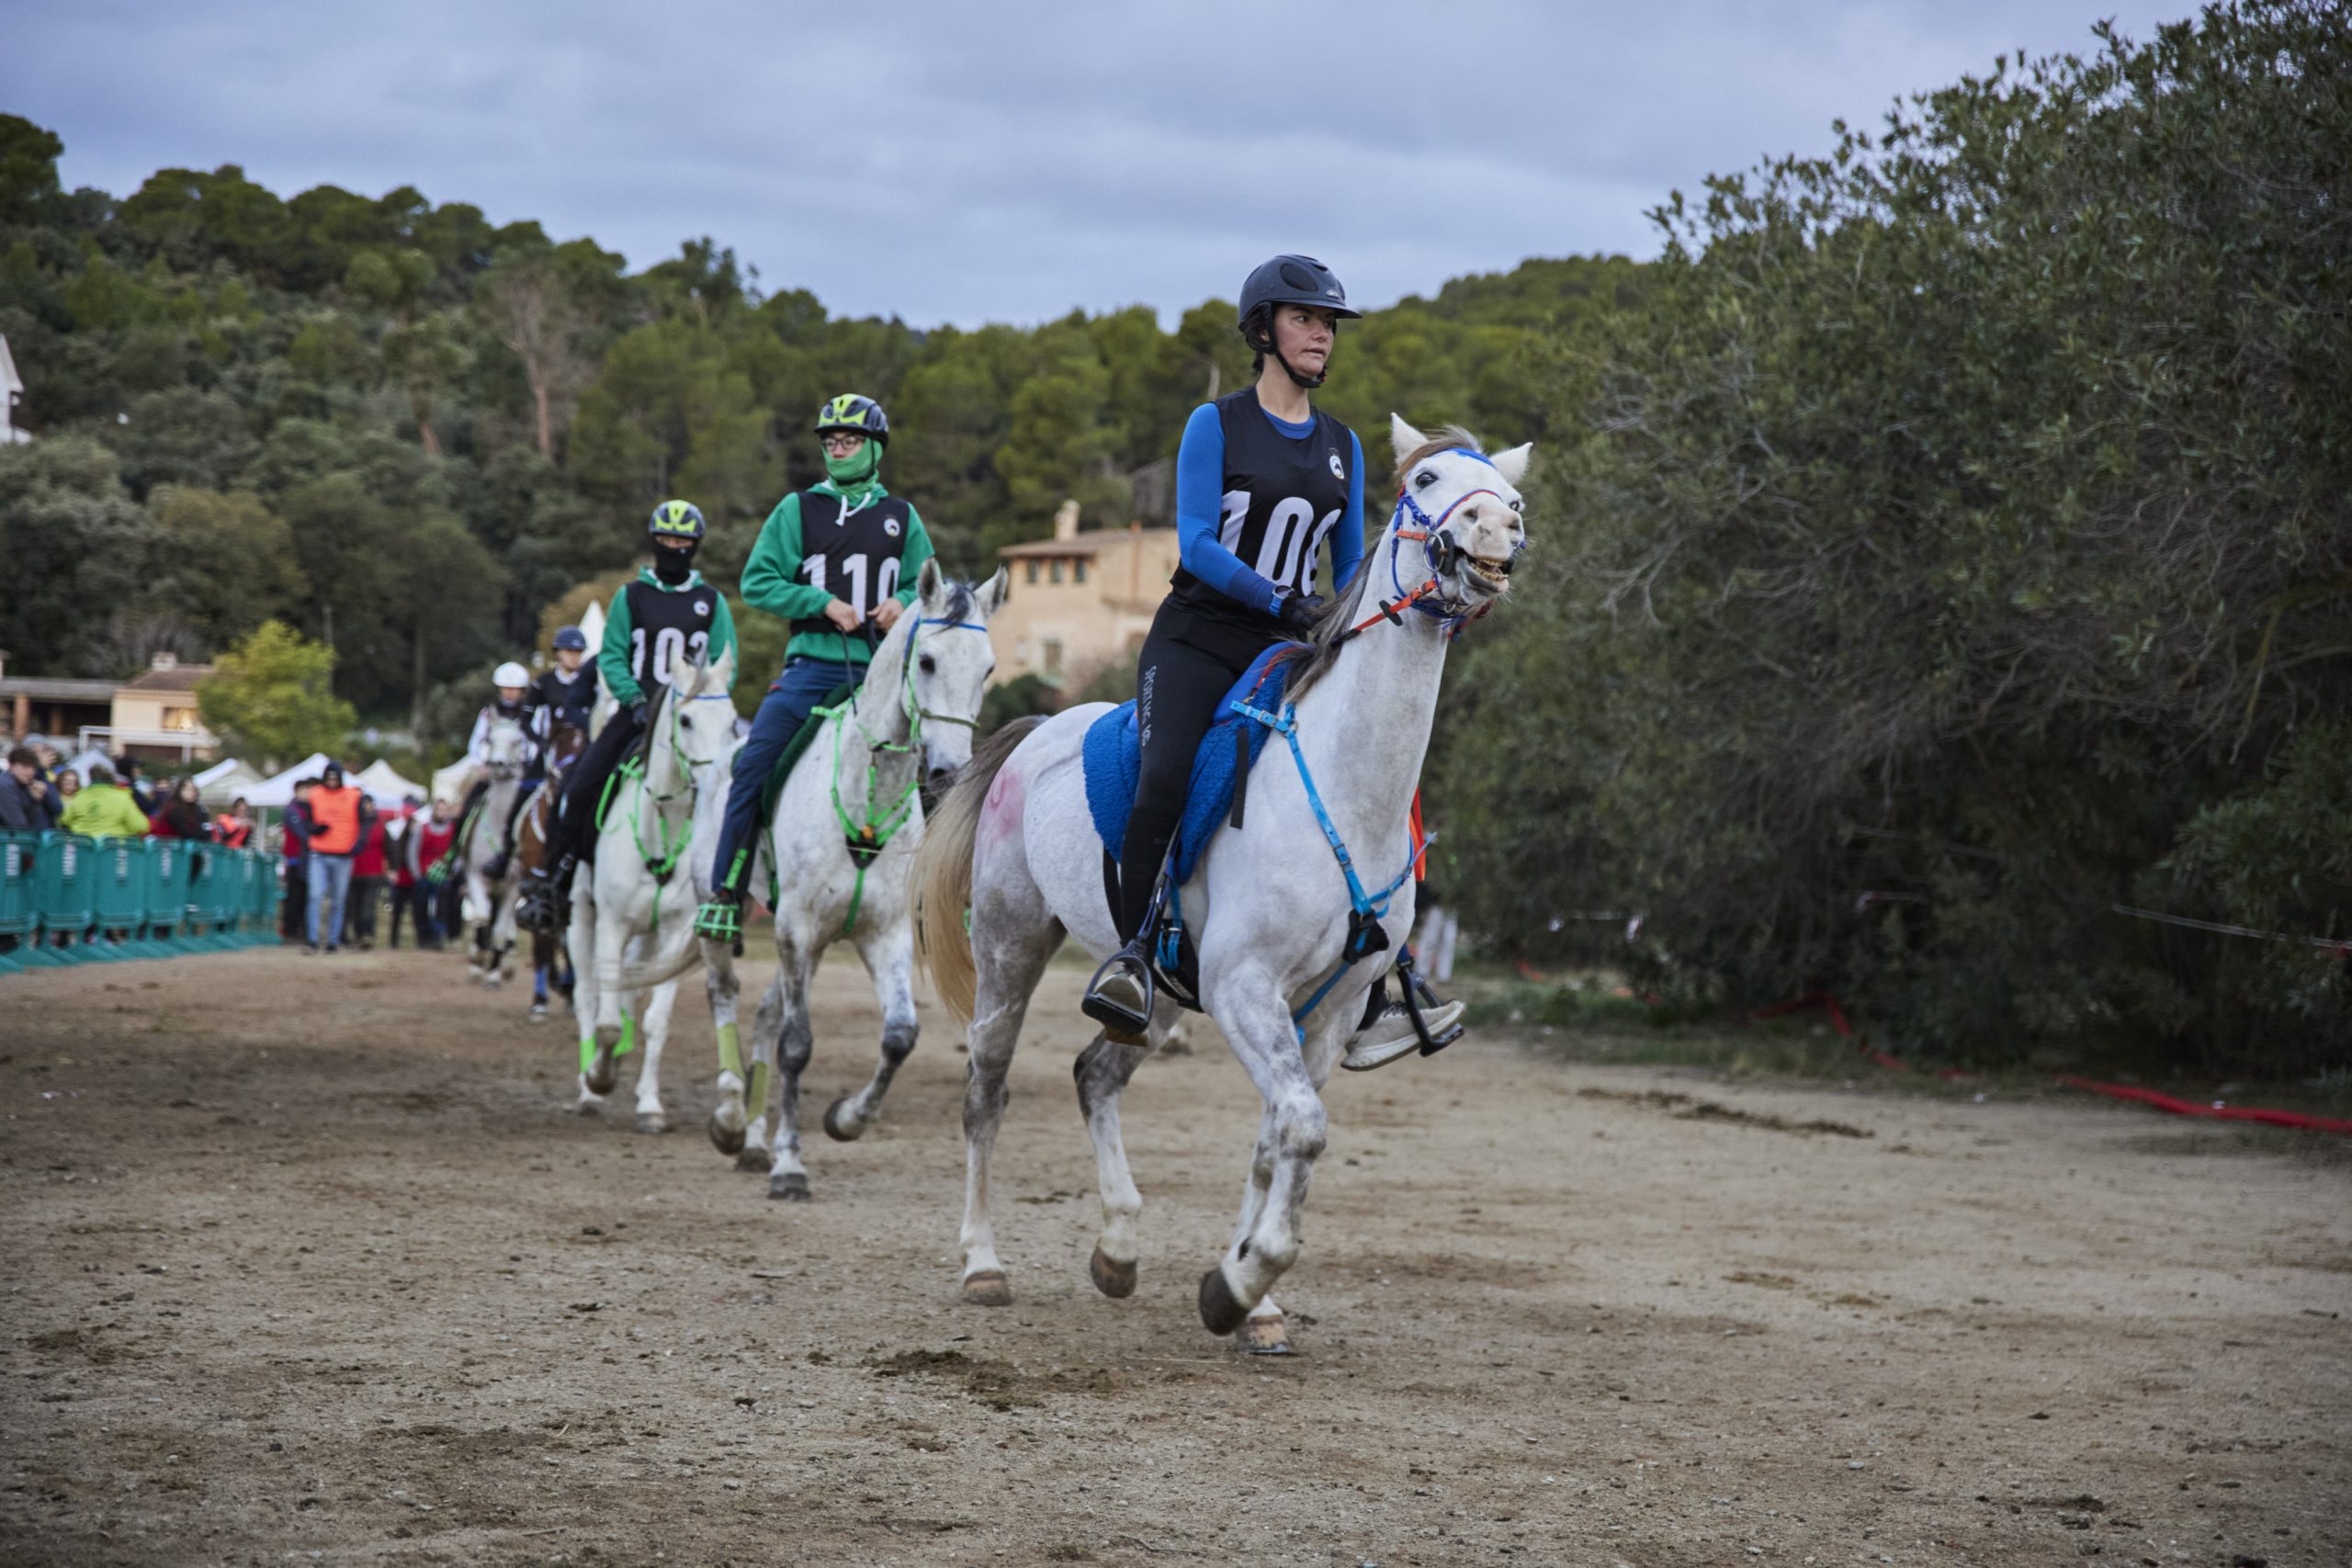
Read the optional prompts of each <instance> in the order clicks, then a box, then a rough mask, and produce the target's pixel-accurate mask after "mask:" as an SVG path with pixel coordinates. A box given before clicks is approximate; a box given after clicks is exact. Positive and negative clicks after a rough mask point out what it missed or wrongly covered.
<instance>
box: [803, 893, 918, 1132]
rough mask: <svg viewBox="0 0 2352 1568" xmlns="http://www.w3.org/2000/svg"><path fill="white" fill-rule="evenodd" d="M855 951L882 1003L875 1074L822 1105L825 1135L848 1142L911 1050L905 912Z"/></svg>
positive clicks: (873, 1112) (910, 957)
mask: <svg viewBox="0 0 2352 1568" xmlns="http://www.w3.org/2000/svg"><path fill="white" fill-rule="evenodd" d="M857 955H858V957H860V958H862V959H864V960H865V973H866V975H867V976H869V977H871V978H872V980H873V981H874V999H875V1000H876V1001H877V1002H879V1003H881V1004H882V1057H881V1060H880V1061H878V1062H876V1064H875V1066H874V1077H872V1078H871V1079H869V1080H867V1082H866V1085H865V1088H864V1089H859V1090H858V1091H857V1092H856V1093H855V1094H845V1095H843V1096H842V1098H841V1099H839V1100H834V1101H833V1102H832V1103H831V1105H828V1106H827V1107H825V1133H826V1134H827V1135H828V1136H829V1137H831V1138H833V1139H834V1140H836V1141H838V1142H840V1143H844V1144H845V1143H848V1142H849V1141H850V1140H852V1139H853V1138H855V1137H856V1136H857V1135H858V1134H861V1133H863V1132H865V1130H866V1129H867V1128H868V1127H871V1126H872V1125H874V1122H875V1121H876V1118H877V1117H879V1116H880V1115H881V1114H882V1097H883V1096H884V1095H886V1094H888V1093H889V1092H890V1080H891V1078H893V1077H896V1076H897V1075H898V1071H899V1063H901V1062H903V1061H905V1060H906V1059H907V1056H908V1055H909V1054H910V1053H911V1052H912V1051H913V1050H914V1048H915V1031H916V1028H917V1024H916V1020H915V981H914V973H915V928H914V922H913V921H912V920H910V919H907V918H906V917H905V916H903V915H902V916H900V917H899V919H895V920H892V921H890V922H889V923H888V925H887V926H885V927H884V928H883V929H882V930H880V931H869V932H868V933H867V934H866V935H865V936H864V937H862V938H860V939H858V942H857Z"/></svg>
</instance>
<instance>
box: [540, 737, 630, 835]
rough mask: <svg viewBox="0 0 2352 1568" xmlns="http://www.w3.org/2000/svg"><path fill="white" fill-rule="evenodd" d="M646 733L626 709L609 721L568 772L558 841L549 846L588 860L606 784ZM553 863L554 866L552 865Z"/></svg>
mask: <svg viewBox="0 0 2352 1568" xmlns="http://www.w3.org/2000/svg"><path fill="white" fill-rule="evenodd" d="M642 733H644V729H643V727H642V726H641V725H639V723H638V721H637V718H636V716H634V715H633V714H632V713H631V712H630V711H629V710H628V708H622V709H620V710H619V711H618V712H616V713H615V714H614V715H613V716H612V717H610V718H608V719H606V720H605V728H603V729H601V730H598V731H597V732H596V739H594V740H591V741H590V742H588V745H587V748H586V749H585V750H582V752H581V753H580V756H579V759H578V760H577V761H574V762H573V763H572V764H571V767H570V768H568V769H566V770H565V771H564V775H563V798H562V800H561V801H560V802H559V803H558V806H557V810H556V822H555V841H554V842H553V843H552V844H551V845H550V846H549V847H550V848H551V849H553V850H555V851H556V852H558V853H559V854H568V855H577V856H581V857H583V858H584V857H585V856H586V855H587V853H588V848H589V845H590V844H591V843H592V842H593V841H594V839H595V837H596V807H597V804H598V797H599V796H601V795H603V794H604V792H605V780H606V779H608V778H610V777H611V776H612V773H613V770H614V769H615V768H617V767H619V766H620V764H621V759H622V758H623V757H626V756H628V749H629V748H630V747H632V746H634V745H636V744H637V738H638V737H639V735H640V734H642ZM550 863H552V862H550Z"/></svg>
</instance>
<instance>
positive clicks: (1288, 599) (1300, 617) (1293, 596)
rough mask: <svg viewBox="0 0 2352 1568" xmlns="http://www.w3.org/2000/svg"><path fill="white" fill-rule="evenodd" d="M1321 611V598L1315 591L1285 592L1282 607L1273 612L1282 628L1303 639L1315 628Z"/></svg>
mask: <svg viewBox="0 0 2352 1568" xmlns="http://www.w3.org/2000/svg"><path fill="white" fill-rule="evenodd" d="M1322 613H1323V599H1322V596H1321V595H1320V594H1315V593H1285V594H1283V602H1282V607H1281V608H1280V609H1279V610H1278V611H1276V612H1275V615H1276V617H1277V618H1278V619H1279V620H1280V621H1281V622H1282V624H1283V630H1284V631H1286V632H1288V633H1289V634H1290V635H1291V636H1293V637H1298V638H1300V639H1301V640H1304V639H1305V638H1306V635H1307V633H1309V632H1311V631H1313V630H1314V629H1315V623H1316V620H1317V618H1318V617H1319V616H1320V615H1322Z"/></svg>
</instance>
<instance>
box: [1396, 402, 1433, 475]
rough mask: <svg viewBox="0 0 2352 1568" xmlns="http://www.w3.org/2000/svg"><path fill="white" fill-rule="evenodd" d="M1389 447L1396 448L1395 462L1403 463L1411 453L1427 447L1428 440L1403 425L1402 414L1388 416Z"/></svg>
mask: <svg viewBox="0 0 2352 1568" xmlns="http://www.w3.org/2000/svg"><path fill="white" fill-rule="evenodd" d="M1388 441H1389V445H1391V446H1394V447H1396V448H1397V461H1398V462H1400V463H1401V462H1403V461H1404V460H1405V459H1406V457H1408V456H1409V455H1411V454H1412V453H1415V452H1418V451H1419V450H1420V449H1421V448H1422V447H1424V446H1428V445H1429V441H1430V438H1429V437H1428V436H1426V435H1423V434H1421V433H1420V432H1419V431H1418V430H1415V429H1414V428H1413V427H1412V426H1411V425H1409V424H1407V423H1405V417H1404V415H1402V414H1394V413H1392V414H1390V415H1389V416H1388Z"/></svg>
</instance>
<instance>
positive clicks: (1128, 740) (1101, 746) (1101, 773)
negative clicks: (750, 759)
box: [1080, 643, 1292, 1012]
mask: <svg viewBox="0 0 2352 1568" xmlns="http://www.w3.org/2000/svg"><path fill="white" fill-rule="evenodd" d="M1291 646H1292V645H1290V644H1288V643H1276V644H1275V645H1274V646H1273V647H1272V648H1269V649H1266V650H1265V651H1264V652H1263V653H1261V654H1260V655H1259V656H1258V657H1257V658H1256V659H1254V660H1251V661H1250V668H1249V669H1247V670H1245V671H1242V674H1241V679H1239V680H1238V681H1236V682H1234V683H1233V685H1232V687H1231V688H1230V689H1229V690H1228V691H1227V693H1226V694H1225V695H1224V696H1222V697H1220V698H1218V699H1217V705H1216V717H1215V718H1213V719H1212V720H1211V721H1210V723H1209V728H1208V733H1207V734H1206V735H1204V737H1202V739H1201V747H1200V750H1199V751H1198V752H1197V753H1196V754H1195V755H1194V756H1193V781H1192V784H1191V786H1190V788H1189V789H1187V791H1186V792H1185V795H1184V814H1183V817H1182V819H1181V820H1180V821H1179V823H1178V825H1177V829H1176V839H1175V841H1174V842H1173V843H1172V844H1170V847H1169V852H1168V869H1167V872H1166V889H1167V890H1166V892H1165V893H1164V895H1163V897H1161V899H1160V901H1159V903H1158V904H1157V905H1155V906H1154V909H1153V914H1152V916H1151V918H1150V919H1149V920H1148V925H1149V926H1152V927H1156V928H1157V932H1156V938H1155V940H1153V941H1152V942H1148V944H1147V946H1148V949H1149V951H1150V953H1151V954H1152V964H1153V967H1154V968H1155V969H1157V970H1158V971H1159V977H1160V980H1161V982H1162V983H1163V984H1164V985H1166V986H1167V987H1168V990H1169V994H1170V995H1171V996H1173V997H1174V998H1176V999H1177V1000H1178V1001H1179V1002H1181V1003H1182V1004H1183V1005H1184V1006H1185V1007H1187V1008H1189V1009H1192V1010H1193V1011H1196V1012H1197V1011H1199V1010H1200V1002H1199V999H1198V998H1199V993H1200V979H1199V976H1200V955H1199V953H1198V951H1197V949H1196V948H1195V947H1194V945H1193V938H1192V933H1191V931H1189V930H1187V929H1186V928H1185V925H1184V921H1183V911H1182V903H1181V902H1180V900H1179V899H1178V898H1177V897H1176V894H1175V889H1176V888H1178V887H1180V886H1182V885H1183V884H1184V883H1185V882H1187V881H1190V880H1191V878H1192V874H1193V870H1194V869H1195V868H1196V867H1197V866H1198V865H1199V864H1200V859H1201V855H1202V853H1203V852H1204V851H1205V850H1206V849H1207V848H1208V843H1209V840H1211V839H1212V838H1215V837H1216V830H1217V829H1219V828H1220V827H1222V826H1224V825H1225V824H1226V823H1227V822H1228V821H1229V822H1231V823H1232V824H1233V825H1234V826H1236V827H1239V826H1240V825H1241V822H1242V818H1243V816H1244V814H1245V811H1246V808H1247V806H1248V801H1249V782H1250V768H1251V767H1252V766H1253V765H1254V764H1255V763H1256V761H1257V760H1258V754H1259V753H1260V752H1261V751H1262V750H1265V745H1266V738H1267V737H1268V736H1269V735H1270V734H1271V733H1272V731H1271V730H1269V729H1268V728H1266V727H1265V726H1264V725H1263V724H1261V723H1259V722H1258V721H1257V720H1255V719H1253V718H1251V717H1250V716H1247V715H1245V714H1243V713H1241V712H1239V711H1238V705H1245V704H1246V705H1249V706H1250V707H1253V708H1257V709H1259V710H1260V711H1261V712H1273V711H1276V710H1278V709H1279V708H1280V707H1281V705H1282V695H1283V685H1284V683H1285V682H1286V681H1287V679H1288V671H1289V666H1288V664H1287V663H1286V662H1283V661H1280V655H1282V654H1283V652H1284V651H1285V650H1286V649H1290V648H1291ZM1080 757H1081V760H1082V763H1083V766H1084V769H1085V774H1086V807H1087V812H1088V815H1090V816H1091V817H1092V818H1093V819H1094V831H1095V834H1096V836H1097V837H1099V838H1100V839H1101V840H1103V897H1105V898H1106V899H1108V900H1109V902H1110V906H1111V908H1112V910H1113V911H1114V913H1115V912H1116V911H1117V909H1118V908H1119V905H1120V899H1119V852H1120V851H1121V849H1122V848H1124V847H1125V843H1126V838H1127V820H1128V818H1130V817H1131V816H1132V815H1133V814H1134V812H1135V804H1136V781H1137V780H1138V778H1139V777H1140V776H1141V774H1142V771H1143V748H1142V741H1141V739H1140V738H1139V737H1138V736H1137V734H1136V705H1135V704H1133V703H1122V704H1120V705H1118V706H1117V707H1115V708H1113V709H1112V710H1111V711H1110V712H1109V713H1106V714H1104V715H1103V716H1102V717H1101V718H1098V719H1096V720H1095V721H1094V723H1093V724H1092V725H1091V726H1090V727H1089V728H1088V729H1087V731H1086V738H1085V740H1084V742H1083V744H1082V747H1081V750H1080ZM1119 934H1120V935H1121V936H1122V937H1125V936H1128V935H1131V934H1133V933H1130V932H1126V931H1122V932H1120V933H1119Z"/></svg>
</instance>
